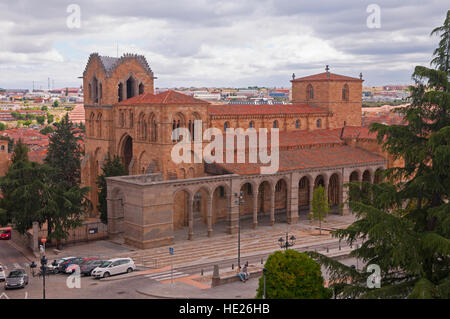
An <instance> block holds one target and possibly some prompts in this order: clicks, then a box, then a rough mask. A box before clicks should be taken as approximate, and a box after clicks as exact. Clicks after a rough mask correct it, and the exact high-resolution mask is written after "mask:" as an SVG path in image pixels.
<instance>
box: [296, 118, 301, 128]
mask: <svg viewBox="0 0 450 319" xmlns="http://www.w3.org/2000/svg"><path fill="white" fill-rule="evenodd" d="M300 127H301V122H300V120H295V128H296V129H299V128H300Z"/></svg>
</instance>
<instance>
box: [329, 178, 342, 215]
mask: <svg viewBox="0 0 450 319" xmlns="http://www.w3.org/2000/svg"><path fill="white" fill-rule="evenodd" d="M340 193H341V192H340V176H339V174H338V173H334V174H332V175H331V176H330V180H329V182H328V201H329V202H330V203H331V206H332V207H333V206H337V205H339V203H340V202H341V200H340Z"/></svg>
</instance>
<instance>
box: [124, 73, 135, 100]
mask: <svg viewBox="0 0 450 319" xmlns="http://www.w3.org/2000/svg"><path fill="white" fill-rule="evenodd" d="M126 84H127V99H129V98H132V97H133V96H135V95H136V89H135V85H136V80H135V79H134V77H133V76H130V77H129V78H128V80H127V83H126Z"/></svg>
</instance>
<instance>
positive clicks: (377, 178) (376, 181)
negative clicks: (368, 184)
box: [373, 168, 383, 184]
mask: <svg viewBox="0 0 450 319" xmlns="http://www.w3.org/2000/svg"><path fill="white" fill-rule="evenodd" d="M382 173H383V170H382V169H381V168H378V169H377V170H376V171H375V174H374V179H373V183H374V184H379V183H381V182H382V181H383V176H382Z"/></svg>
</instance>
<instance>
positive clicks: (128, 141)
mask: <svg viewBox="0 0 450 319" xmlns="http://www.w3.org/2000/svg"><path fill="white" fill-rule="evenodd" d="M132 158H133V139H132V138H131V136H129V135H127V136H126V137H124V139H123V142H122V153H121V159H122V164H123V165H124V167H125V168H126V169H127V170H129V168H130V163H131V160H132Z"/></svg>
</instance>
